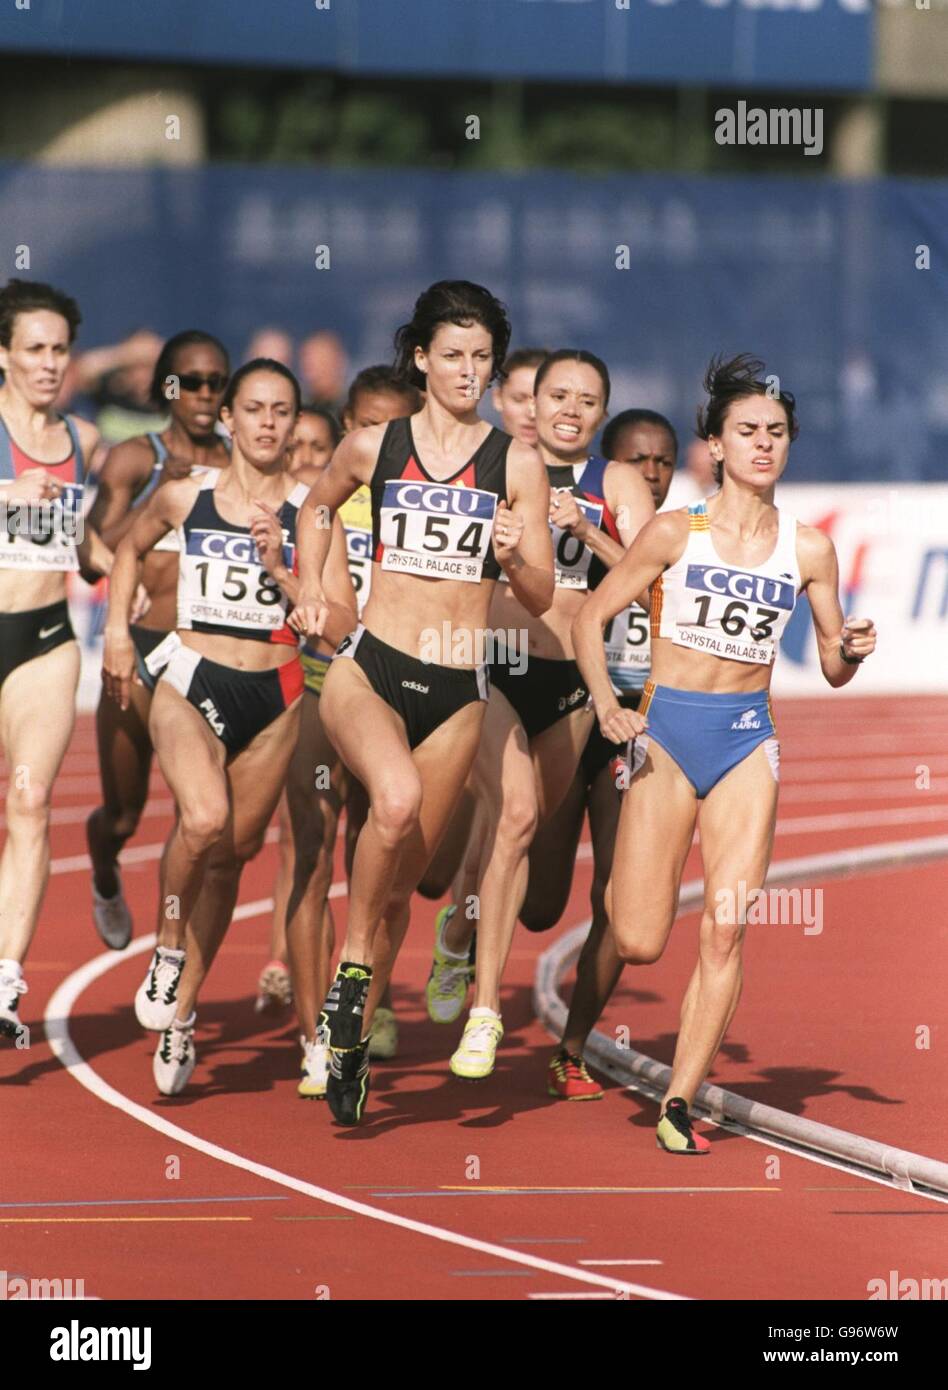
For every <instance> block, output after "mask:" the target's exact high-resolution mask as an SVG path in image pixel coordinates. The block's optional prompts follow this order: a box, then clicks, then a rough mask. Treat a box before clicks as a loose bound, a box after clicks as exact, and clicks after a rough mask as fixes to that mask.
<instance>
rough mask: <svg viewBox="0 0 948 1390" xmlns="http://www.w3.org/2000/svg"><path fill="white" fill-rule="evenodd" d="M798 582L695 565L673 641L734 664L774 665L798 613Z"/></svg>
mask: <svg viewBox="0 0 948 1390" xmlns="http://www.w3.org/2000/svg"><path fill="white" fill-rule="evenodd" d="M795 598H796V594H795V592H794V587H793V584H792V583H788V582H787V581H786V580H783V579H772V578H770V577H769V576H767V575H762V574H751V573H748V572H747V571H745V570H735V569H729V568H727V566H725V565H689V566H688V569H687V572H686V575H685V594H684V598H683V601H682V604H681V607H680V608H679V610H678V619H677V622H676V625H675V632H674V635H673V637H672V641H673V642H675V643H676V644H677V645H678V646H679V647H690V648H691V649H692V650H693V651H702V652H710V653H711V655H712V656H723V657H726V658H727V659H728V660H730V661H746V662H750V663H754V664H756V665H759V666H769V665H771V664H772V662H773V660H774V655H775V652H776V642H775V639H776V637H778V636H779V634H780V632H781V631H782V629H783V627H784V626H785V624H786V622H787V619H788V618H789V617H790V614H791V613H792V611H793V605H794V602H795Z"/></svg>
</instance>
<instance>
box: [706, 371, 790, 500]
mask: <svg viewBox="0 0 948 1390" xmlns="http://www.w3.org/2000/svg"><path fill="white" fill-rule="evenodd" d="M766 373H767V368H766V367H765V366H764V363H763V362H762V361H761V360H760V358H759V357H752V356H751V355H750V353H747V352H742V353H739V354H738V356H737V357H731V358H730V359H727V360H725V358H724V357H723V356H721V357H712V359H711V361H710V362H709V364H708V370H707V371H706V372H705V374H704V389H705V391H707V393H708V402H707V405H699V406H698V419H697V427H696V431H695V432H696V434H697V436H698V438H699V439H704V440H707V439H708V438H709V437H710V436H711V435H712V434H713V435H717V436H720V434H721V431H722V430H723V428H724V420H725V417H726V415H727V412H728V410H729V409H730V408H731V406H732V405H733V404H734V402H735V401H742V400H746V399H747V397H748V396H769V397H770V398H771V399H772V400H778V401H779V402H780V404H781V405H782V406H783V408H784V412H785V414H786V417H787V430H788V432H789V435H790V439H791V440H794V439H796V437H797V435H798V434H799V433H800V426H799V423H798V421H797V403H796V398H795V396H794V395H793V392H792V391H784V389H783V388H782V387H780V386H779V378H778V377H771V379H770V380H769V381H768V380H767V379H766ZM773 381H776V382H777V383H778V388H779V390H778V394H776V395H775V394H774V391H773V389H772V384H771V383H772V382H773ZM723 476H724V465H723V463H718V462H715V464H714V480H715V482H716V483H717V484H718V486H719V487H720V485H721V481H722V478H723Z"/></svg>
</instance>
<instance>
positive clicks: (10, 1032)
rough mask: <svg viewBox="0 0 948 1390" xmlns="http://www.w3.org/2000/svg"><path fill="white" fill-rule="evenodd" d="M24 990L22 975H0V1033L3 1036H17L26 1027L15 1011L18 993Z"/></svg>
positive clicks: (17, 1005) (23, 992)
mask: <svg viewBox="0 0 948 1390" xmlns="http://www.w3.org/2000/svg"><path fill="white" fill-rule="evenodd" d="M26 990H27V984H26V981H25V980H24V978H23V976H22V975H6V974H4V975H0V1034H2V1035H3V1036H4V1037H5V1038H13V1039H16V1038H18V1037H19V1036H20V1034H21V1033H22V1031H23V1029H24V1028H25V1027H26V1024H25V1023H24V1022H23V1021H22V1019H21V1018H20V1015H19V1013H18V1012H17V1010H18V1008H19V1004H20V995H21V994H25V993H26Z"/></svg>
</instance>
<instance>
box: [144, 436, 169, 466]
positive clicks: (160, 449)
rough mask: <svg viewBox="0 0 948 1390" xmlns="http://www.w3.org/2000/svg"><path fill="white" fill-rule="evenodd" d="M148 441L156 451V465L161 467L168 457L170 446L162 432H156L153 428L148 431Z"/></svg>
mask: <svg viewBox="0 0 948 1390" xmlns="http://www.w3.org/2000/svg"><path fill="white" fill-rule="evenodd" d="M147 437H148V442H149V444H150V445H151V447H152V448H153V449H154V451H155V467H156V468H160V467H161V465H162V464H163V463H164V461H165V459H166V458H167V457H168V446H167V445H166V444H165V441H164V440H163V439H162V437H161V435H160V434H155V433H154V432H153V431H152V430H149V431H148V436H147Z"/></svg>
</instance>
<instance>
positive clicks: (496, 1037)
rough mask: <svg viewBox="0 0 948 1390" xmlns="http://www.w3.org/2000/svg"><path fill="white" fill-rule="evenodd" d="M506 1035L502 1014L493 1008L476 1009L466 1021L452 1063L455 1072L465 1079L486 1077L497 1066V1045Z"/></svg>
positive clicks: (473, 1079)
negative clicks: (495, 1061)
mask: <svg viewBox="0 0 948 1390" xmlns="http://www.w3.org/2000/svg"><path fill="white" fill-rule="evenodd" d="M503 1036H504V1025H503V1024H502V1023H501V1021H500V1014H495V1013H494V1011H493V1009H472V1010H471V1016H470V1018H469V1019H468V1021H467V1023H465V1025H464V1033H463V1034H462V1036H461V1041H460V1043H459V1044H458V1049H457V1051H456V1052H455V1054H454V1056H453V1057H452V1058H451V1062H450V1067H451V1070H452V1071H453V1072H454V1075H455V1076H460V1077H463V1079H464V1080H465V1081H482V1080H483V1079H484V1077H485V1076H490V1074H491V1072H492V1071H493V1070H494V1060H495V1058H496V1056H497V1045H498V1043H499V1042H500V1040H501V1038H502V1037H503Z"/></svg>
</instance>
